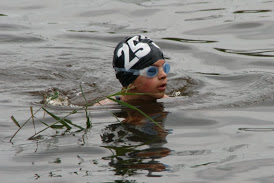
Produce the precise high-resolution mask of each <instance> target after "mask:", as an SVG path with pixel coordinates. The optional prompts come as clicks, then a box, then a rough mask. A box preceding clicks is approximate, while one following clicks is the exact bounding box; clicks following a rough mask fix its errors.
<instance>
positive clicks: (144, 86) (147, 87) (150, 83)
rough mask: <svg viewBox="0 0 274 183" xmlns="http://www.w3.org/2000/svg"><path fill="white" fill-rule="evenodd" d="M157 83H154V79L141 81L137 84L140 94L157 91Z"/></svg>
mask: <svg viewBox="0 0 274 183" xmlns="http://www.w3.org/2000/svg"><path fill="white" fill-rule="evenodd" d="M155 83H156V82H155V81H154V78H152V79H139V80H138V81H137V82H136V85H135V86H137V90H138V91H140V92H142V91H143V92H145V91H151V90H153V89H155V87H156V84H155Z"/></svg>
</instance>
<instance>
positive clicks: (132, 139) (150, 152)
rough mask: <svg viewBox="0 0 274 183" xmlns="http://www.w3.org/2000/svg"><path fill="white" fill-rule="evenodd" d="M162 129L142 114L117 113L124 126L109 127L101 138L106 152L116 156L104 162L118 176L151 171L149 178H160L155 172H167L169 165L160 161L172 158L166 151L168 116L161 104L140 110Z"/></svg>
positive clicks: (145, 106) (131, 111)
mask: <svg viewBox="0 0 274 183" xmlns="http://www.w3.org/2000/svg"><path fill="white" fill-rule="evenodd" d="M139 109H141V110H142V111H143V112H145V113H146V114H147V115H149V116H150V117H151V118H152V119H153V120H155V121H156V122H157V123H158V124H159V125H160V126H158V125H157V124H155V123H154V122H151V121H150V120H148V119H147V118H145V117H144V116H143V115H142V114H141V113H139V112H138V111H135V110H132V109H123V110H122V111H121V112H119V113H114V115H115V116H116V117H118V118H123V120H122V121H121V123H118V124H117V123H115V124H111V125H108V126H107V127H106V128H105V129H104V130H103V132H102V134H101V138H102V141H103V143H104V146H103V147H105V148H107V149H109V150H110V151H111V152H112V153H113V155H112V156H109V157H104V158H103V159H105V160H108V161H110V162H109V165H110V166H112V167H114V170H113V171H115V174H116V175H129V176H131V175H135V174H137V171H138V170H147V171H148V172H149V173H148V175H147V176H157V175H154V174H153V172H161V171H165V170H166V165H165V164H163V163H161V162H160V160H159V159H161V158H163V157H165V156H168V155H169V153H170V151H171V150H170V149H169V148H166V147H164V144H165V143H166V136H167V135H168V132H167V131H166V130H164V124H165V120H166V117H167V115H168V112H166V111H164V107H163V105H162V104H161V103H150V104H149V103H148V104H142V105H141V106H139Z"/></svg>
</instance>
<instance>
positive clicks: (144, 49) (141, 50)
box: [117, 36, 151, 70]
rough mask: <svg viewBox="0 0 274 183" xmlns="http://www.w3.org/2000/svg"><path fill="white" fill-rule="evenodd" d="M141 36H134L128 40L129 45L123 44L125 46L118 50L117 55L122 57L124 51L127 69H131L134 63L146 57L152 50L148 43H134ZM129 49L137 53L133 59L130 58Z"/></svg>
mask: <svg viewBox="0 0 274 183" xmlns="http://www.w3.org/2000/svg"><path fill="white" fill-rule="evenodd" d="M138 39H139V36H134V37H132V38H131V39H129V40H128V45H127V44H126V43H124V44H123V46H122V47H121V48H120V49H119V50H118V53H117V56H118V57H120V56H121V55H122V52H124V60H125V63H124V64H125V65H124V67H125V69H126V70H128V69H130V68H131V67H132V66H133V65H134V64H136V63H137V62H138V60H139V59H138V58H140V57H144V56H146V55H147V54H149V52H150V50H151V49H150V47H149V45H148V44H146V43H137V44H136V45H135V44H134V41H139V40H138ZM129 49H131V51H132V52H133V53H135V55H136V56H135V57H134V58H133V59H131V60H129V59H130V58H129Z"/></svg>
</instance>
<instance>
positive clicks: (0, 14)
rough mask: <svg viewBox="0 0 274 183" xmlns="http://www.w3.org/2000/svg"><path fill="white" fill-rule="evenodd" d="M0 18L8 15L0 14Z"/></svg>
mask: <svg viewBox="0 0 274 183" xmlns="http://www.w3.org/2000/svg"><path fill="white" fill-rule="evenodd" d="M0 16H8V15H5V14H2V13H0Z"/></svg>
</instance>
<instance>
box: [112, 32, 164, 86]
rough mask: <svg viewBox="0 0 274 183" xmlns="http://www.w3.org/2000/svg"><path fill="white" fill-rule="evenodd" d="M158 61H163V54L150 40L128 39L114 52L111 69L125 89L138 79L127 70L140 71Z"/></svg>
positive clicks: (144, 38) (141, 38) (138, 36)
mask: <svg viewBox="0 0 274 183" xmlns="http://www.w3.org/2000/svg"><path fill="white" fill-rule="evenodd" d="M160 59H164V55H163V52H162V51H161V49H160V48H159V46H157V45H156V44H155V43H154V42H153V41H152V40H151V39H149V38H148V37H145V36H143V35H137V36H133V37H128V38H126V39H124V40H123V41H121V42H120V43H119V44H118V45H117V46H116V48H115V50H114V55H113V67H114V68H115V70H116V78H117V79H119V81H120V83H121V84H122V85H123V86H124V87H126V86H128V85H129V84H130V83H132V82H133V81H134V80H135V79H136V78H137V77H138V75H133V73H132V72H127V70H130V69H134V70H141V69H144V68H146V67H148V66H150V65H153V64H154V63H155V62H157V61H158V60H160ZM117 70H118V72H117Z"/></svg>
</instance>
